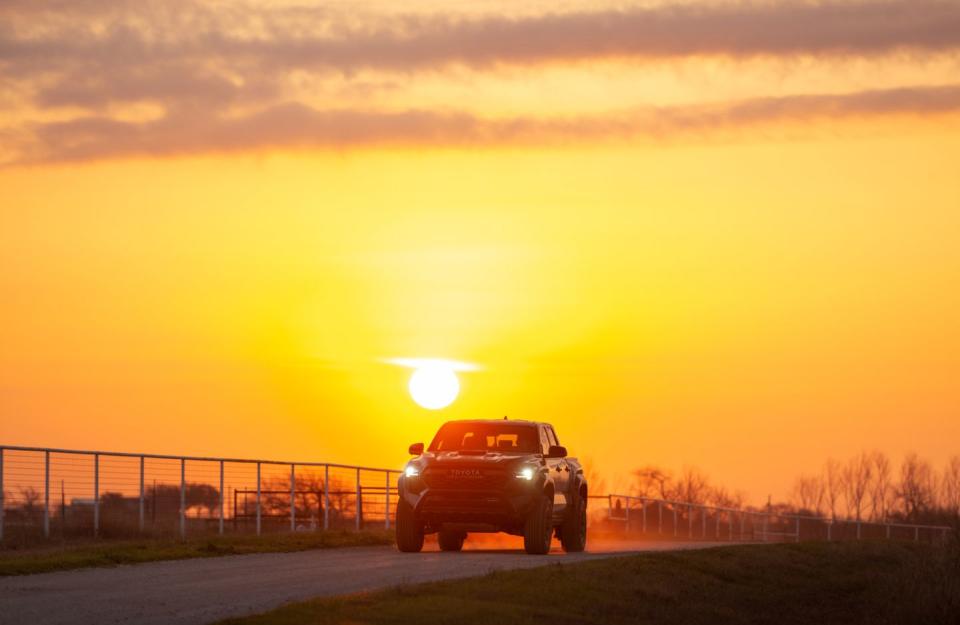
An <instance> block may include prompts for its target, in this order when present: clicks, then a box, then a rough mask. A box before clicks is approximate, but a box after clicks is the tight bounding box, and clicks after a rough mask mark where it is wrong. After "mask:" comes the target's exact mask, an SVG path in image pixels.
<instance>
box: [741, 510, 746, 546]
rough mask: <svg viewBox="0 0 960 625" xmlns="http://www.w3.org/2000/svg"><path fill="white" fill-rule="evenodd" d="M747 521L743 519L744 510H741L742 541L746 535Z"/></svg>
mask: <svg viewBox="0 0 960 625" xmlns="http://www.w3.org/2000/svg"><path fill="white" fill-rule="evenodd" d="M745 525H746V522H745V521H744V519H743V510H741V511H740V542H743V540H744V538H745V537H746V535H747V534H746V527H745Z"/></svg>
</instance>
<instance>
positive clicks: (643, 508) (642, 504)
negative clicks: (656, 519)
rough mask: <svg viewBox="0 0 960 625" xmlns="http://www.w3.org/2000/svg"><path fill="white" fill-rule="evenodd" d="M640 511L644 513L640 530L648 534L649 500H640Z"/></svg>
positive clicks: (642, 498)
mask: <svg viewBox="0 0 960 625" xmlns="http://www.w3.org/2000/svg"><path fill="white" fill-rule="evenodd" d="M640 510H641V511H642V514H643V518H642V520H641V522H640V528H641V529H642V530H643V533H644V534H646V533H647V498H646V497H641V498H640Z"/></svg>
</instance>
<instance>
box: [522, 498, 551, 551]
mask: <svg viewBox="0 0 960 625" xmlns="http://www.w3.org/2000/svg"><path fill="white" fill-rule="evenodd" d="M552 538H553V499H549V498H547V497H546V495H541V496H540V497H539V498H537V501H536V502H535V503H534V504H533V507H532V508H531V509H530V513H529V514H528V515H527V519H526V521H525V522H524V524H523V550H524V551H526V552H527V553H530V554H536V555H543V554H545V553H548V552H549V551H550V540H551V539H552Z"/></svg>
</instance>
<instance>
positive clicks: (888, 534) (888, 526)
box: [887, 523, 890, 540]
mask: <svg viewBox="0 0 960 625" xmlns="http://www.w3.org/2000/svg"><path fill="white" fill-rule="evenodd" d="M887 540H890V524H889V523H887Z"/></svg>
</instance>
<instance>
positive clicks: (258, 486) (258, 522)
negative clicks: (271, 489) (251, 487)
mask: <svg viewBox="0 0 960 625" xmlns="http://www.w3.org/2000/svg"><path fill="white" fill-rule="evenodd" d="M259 535H260V463H259V462H258V463H257V536H259Z"/></svg>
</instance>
